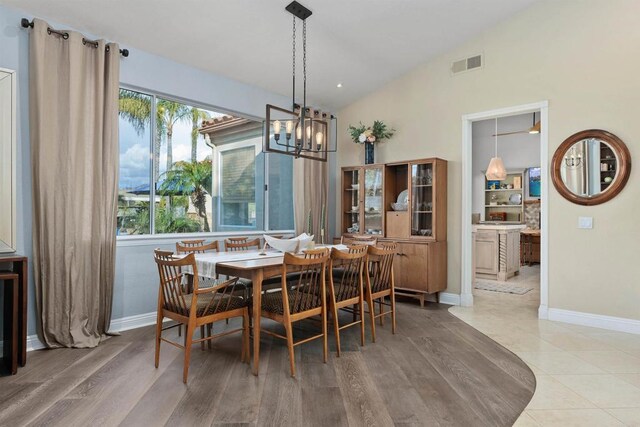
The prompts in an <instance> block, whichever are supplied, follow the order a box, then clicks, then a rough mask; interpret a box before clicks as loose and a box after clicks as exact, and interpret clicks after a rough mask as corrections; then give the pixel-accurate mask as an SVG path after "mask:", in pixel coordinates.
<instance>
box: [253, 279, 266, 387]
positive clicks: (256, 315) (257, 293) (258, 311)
mask: <svg viewBox="0 0 640 427" xmlns="http://www.w3.org/2000/svg"><path fill="white" fill-rule="evenodd" d="M262 279H263V274H262V270H255V271H254V272H253V274H252V277H251V282H252V283H253V375H258V372H259V370H260V318H261V317H262Z"/></svg>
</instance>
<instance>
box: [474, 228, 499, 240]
mask: <svg viewBox="0 0 640 427" xmlns="http://www.w3.org/2000/svg"><path fill="white" fill-rule="evenodd" d="M476 241H485V242H486V241H492V242H497V241H498V232H497V231H496V230H478V231H476Z"/></svg>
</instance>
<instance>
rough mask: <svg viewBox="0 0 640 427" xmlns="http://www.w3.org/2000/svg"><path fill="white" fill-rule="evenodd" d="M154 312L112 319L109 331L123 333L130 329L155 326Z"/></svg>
mask: <svg viewBox="0 0 640 427" xmlns="http://www.w3.org/2000/svg"><path fill="white" fill-rule="evenodd" d="M156 316H157V314H156V312H155V311H152V312H150V313H144V314H136V315H134V316H127V317H121V318H119V319H112V320H111V326H109V330H110V331H114V332H123V331H128V330H130V329H136V328H142V327H144V326H149V325H155V324H156Z"/></svg>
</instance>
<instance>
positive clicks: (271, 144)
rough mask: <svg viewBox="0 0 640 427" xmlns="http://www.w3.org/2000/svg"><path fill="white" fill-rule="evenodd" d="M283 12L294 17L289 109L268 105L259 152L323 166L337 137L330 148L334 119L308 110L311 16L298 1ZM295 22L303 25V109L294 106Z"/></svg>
mask: <svg viewBox="0 0 640 427" xmlns="http://www.w3.org/2000/svg"><path fill="white" fill-rule="evenodd" d="M285 10H286V11H287V12H289V13H290V14H291V15H293V25H292V28H293V35H292V41H293V46H292V47H293V49H292V57H293V61H292V81H293V84H292V86H293V94H292V108H291V110H288V109H285V108H280V107H276V106H275V105H271V104H267V110H266V120H265V127H264V139H263V148H262V151H263V152H265V153H268V152H272V153H280V154H288V155H290V156H294V157H295V158H300V157H302V158H305V159H311V160H318V161H322V162H326V161H327V153H330V152H336V151H337V140H338V138H337V134H336V137H335V138H332V139H334V141H335V144H336V146H334V147H332V148H329V142H330V138H329V131H330V130H331V127H332V126H333V129H334V131H335V132H336V133H337V118H336V117H335V116H334V115H333V114H330V113H326V112H320V111H317V110H314V109H312V108H310V107H308V106H307V18H308V17H310V16H311V14H312V12H311V11H310V10H309V9H307V8H306V7H304V6H303V5H301V4H300V3H298V2H297V1H293V2H291V3H290V4H289V5H288V6H287V7H286V8H285ZM296 20H300V21H302V83H303V85H302V105H300V104H299V103H297V102H296ZM283 130H284V131H285V132H284V135H283V133H282V131H283Z"/></svg>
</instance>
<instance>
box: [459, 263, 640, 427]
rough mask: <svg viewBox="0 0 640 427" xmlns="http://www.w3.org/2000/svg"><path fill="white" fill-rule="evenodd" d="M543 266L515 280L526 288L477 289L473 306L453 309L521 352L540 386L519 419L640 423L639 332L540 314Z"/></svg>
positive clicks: (542, 422) (521, 424) (572, 423)
mask: <svg viewBox="0 0 640 427" xmlns="http://www.w3.org/2000/svg"><path fill="white" fill-rule="evenodd" d="M539 276H540V270H539V267H538V266H534V267H523V269H522V270H521V274H520V276H518V277H516V278H515V279H514V281H516V282H521V283H523V284H528V285H531V286H533V287H534V290H533V291H530V292H528V293H527V294H525V295H513V294H503V293H497V292H490V291H482V290H474V306H473V307H452V308H451V309H450V310H449V311H450V312H451V313H452V314H454V315H455V316H458V317H459V318H460V319H462V320H464V321H465V322H467V323H469V324H470V325H472V326H473V327H475V328H476V329H478V330H480V331H482V332H483V333H485V334H487V335H488V336H490V337H491V338H493V339H494V340H496V341H497V342H499V343H500V344H502V345H503V346H505V347H506V348H508V349H509V350H511V351H513V352H514V353H515V354H517V355H518V356H519V357H520V358H521V359H522V360H523V361H524V362H525V363H527V364H528V365H529V367H530V368H531V370H532V371H533V372H534V374H535V376H536V381H537V385H536V391H535V394H534V396H533V398H532V399H531V402H530V403H529V405H528V406H527V408H526V410H525V411H524V412H523V414H522V415H521V417H520V419H518V421H517V422H516V424H515V425H516V426H519V427H525V426H580V427H585V426H625V425H626V426H638V427H640V335H631V334H625V333H622V332H612V331H607V330H603V329H597V328H589V327H585V326H577V325H569V324H566V323H559V322H551V321H548V320H539V319H538V316H537V313H538V304H539V300H540V286H539Z"/></svg>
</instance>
